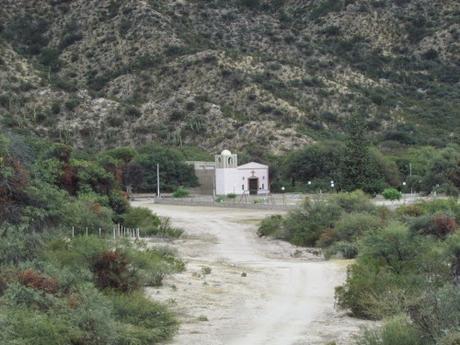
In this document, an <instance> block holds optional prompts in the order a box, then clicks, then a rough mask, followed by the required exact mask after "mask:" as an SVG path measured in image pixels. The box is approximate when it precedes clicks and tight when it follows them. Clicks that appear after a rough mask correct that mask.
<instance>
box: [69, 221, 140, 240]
mask: <svg viewBox="0 0 460 345" xmlns="http://www.w3.org/2000/svg"><path fill="white" fill-rule="evenodd" d="M71 236H72V238H74V237H77V236H98V237H105V238H109V237H111V238H113V239H117V238H132V239H141V238H142V236H141V229H140V228H128V227H125V226H123V225H121V224H116V225H115V226H114V227H113V228H112V229H103V228H97V229H90V228H88V227H85V228H76V227H74V226H73V227H72V229H71Z"/></svg>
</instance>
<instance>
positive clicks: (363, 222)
mask: <svg viewBox="0 0 460 345" xmlns="http://www.w3.org/2000/svg"><path fill="white" fill-rule="evenodd" d="M381 226H382V221H381V220H380V219H379V218H378V217H376V216H374V215H371V214H369V213H348V214H344V215H343V216H342V217H341V218H340V219H339V221H338V222H337V223H336V224H335V228H334V230H335V234H336V237H337V239H338V240H340V241H353V240H356V239H357V238H359V237H361V236H362V235H364V234H365V233H366V232H368V231H373V230H376V229H378V228H380V227H381Z"/></svg>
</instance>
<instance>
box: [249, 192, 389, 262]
mask: <svg viewBox="0 0 460 345" xmlns="http://www.w3.org/2000/svg"><path fill="white" fill-rule="evenodd" d="M385 222H386V219H385V212H379V210H378V209H377V208H376V207H374V206H373V205H372V204H371V202H370V200H369V199H368V197H367V196H365V195H364V193H362V192H359V191H357V192H354V193H344V194H337V195H335V196H333V197H331V198H329V199H328V200H324V201H317V202H310V201H308V200H307V201H306V202H305V203H304V205H303V207H301V208H300V209H297V210H294V211H291V212H290V213H289V214H288V215H287V216H286V217H284V218H283V217H281V216H271V217H268V218H266V219H264V220H263V221H262V223H261V225H260V227H259V230H258V234H259V236H272V237H275V238H279V239H285V240H287V241H289V242H291V243H293V244H296V245H300V246H318V247H321V248H324V249H327V250H326V251H325V254H326V255H327V256H333V255H339V256H343V257H347V258H353V257H355V256H356V254H357V240H358V238H360V237H361V236H362V235H363V234H364V233H366V232H368V231H372V230H375V229H378V228H380V227H382V226H383V225H384V224H385Z"/></svg>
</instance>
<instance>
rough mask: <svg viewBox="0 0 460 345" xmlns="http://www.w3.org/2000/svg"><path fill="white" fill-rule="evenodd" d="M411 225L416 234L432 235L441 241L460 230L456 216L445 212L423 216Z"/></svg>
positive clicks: (411, 221)
mask: <svg viewBox="0 0 460 345" xmlns="http://www.w3.org/2000/svg"><path fill="white" fill-rule="evenodd" d="M409 223H410V229H411V231H413V232H414V233H418V234H421V235H431V236H435V237H437V238H441V239H442V238H446V237H447V236H449V235H451V234H453V233H454V232H455V231H456V230H457V229H458V225H457V222H456V220H455V216H453V215H452V214H448V213H443V212H437V213H435V214H432V215H422V216H420V217H416V218H413V219H412V220H410V222H409Z"/></svg>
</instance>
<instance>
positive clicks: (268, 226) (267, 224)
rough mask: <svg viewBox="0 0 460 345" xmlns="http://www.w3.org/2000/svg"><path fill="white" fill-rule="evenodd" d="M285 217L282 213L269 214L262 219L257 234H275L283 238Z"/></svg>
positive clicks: (274, 235) (276, 236)
mask: <svg viewBox="0 0 460 345" xmlns="http://www.w3.org/2000/svg"><path fill="white" fill-rule="evenodd" d="M282 223H283V217H281V216H280V215H274V216H269V217H267V218H265V219H264V220H262V222H261V224H260V226H259V228H258V229H257V234H258V235H259V236H261V237H262V236H273V237H275V238H283V235H282Z"/></svg>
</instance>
